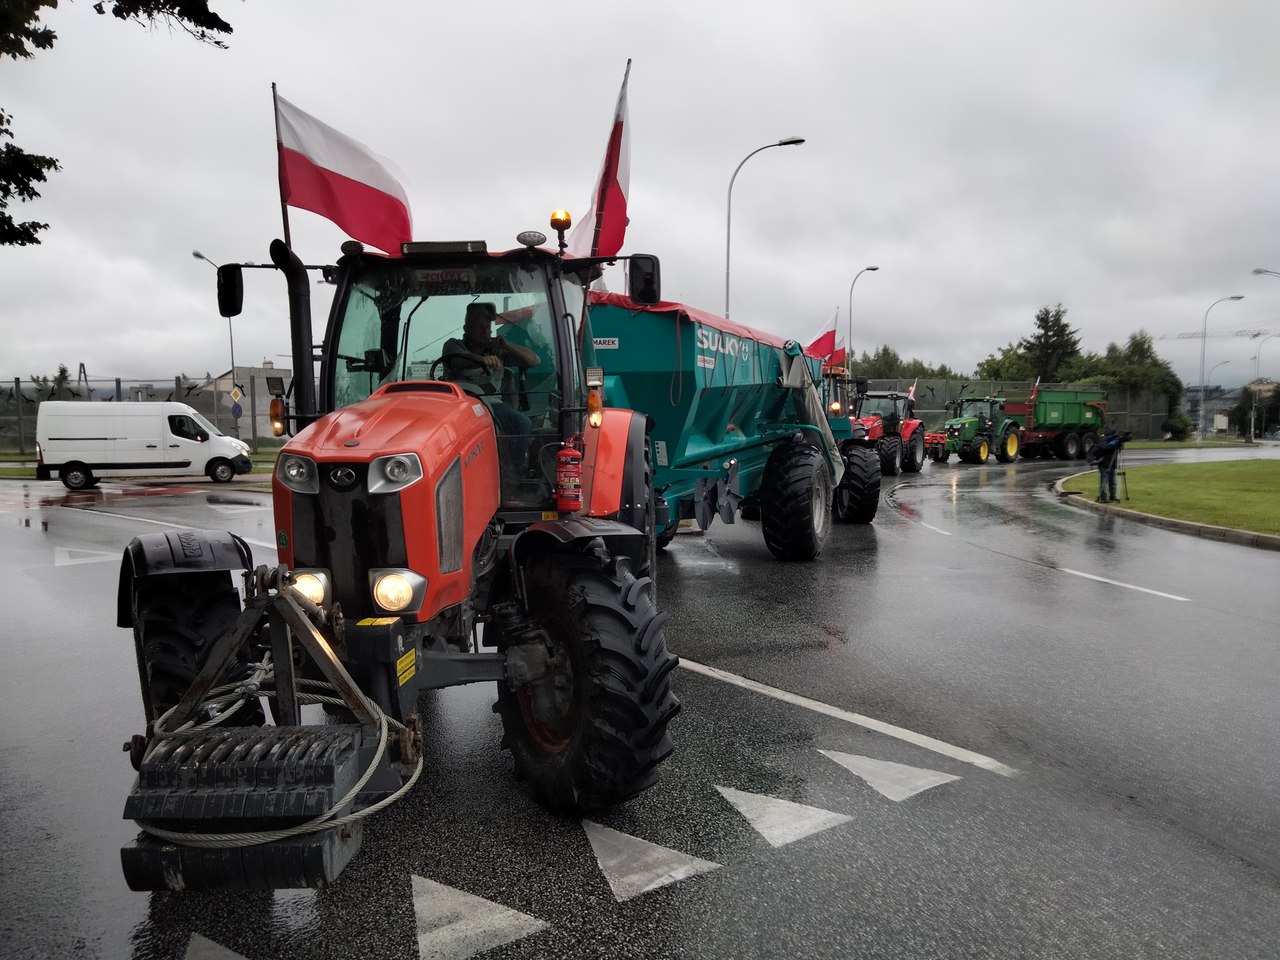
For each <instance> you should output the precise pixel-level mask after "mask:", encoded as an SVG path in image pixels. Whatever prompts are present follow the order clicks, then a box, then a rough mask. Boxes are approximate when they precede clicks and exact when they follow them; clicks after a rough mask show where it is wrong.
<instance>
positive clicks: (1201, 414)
mask: <svg viewBox="0 0 1280 960" xmlns="http://www.w3.org/2000/svg"><path fill="white" fill-rule="evenodd" d="M1230 362H1231V361H1230V360H1220V361H1219V362H1217V363H1215V364H1214V365H1213V366H1212V367H1210V368H1209V379H1211V380H1212V379H1213V371H1215V370H1217V369H1218V368H1219V367H1225V366H1226V365H1227V364H1228V363H1230ZM1200 380H1201V383H1200V439H1201V440H1203V439H1204V378H1203V377H1201V378H1200Z"/></svg>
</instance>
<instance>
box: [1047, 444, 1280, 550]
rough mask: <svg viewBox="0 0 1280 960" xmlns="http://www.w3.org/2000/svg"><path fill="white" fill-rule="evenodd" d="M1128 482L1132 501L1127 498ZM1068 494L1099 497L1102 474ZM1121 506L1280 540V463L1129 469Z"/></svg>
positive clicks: (1119, 487) (1071, 486)
mask: <svg viewBox="0 0 1280 960" xmlns="http://www.w3.org/2000/svg"><path fill="white" fill-rule="evenodd" d="M1126 480H1127V481H1128V493H1129V499H1128V500H1127V501H1126V500H1124V499H1123V497H1124V493H1125V490H1124V486H1123V484H1124V481H1126ZM1062 487H1063V489H1064V490H1067V491H1071V492H1079V493H1081V494H1083V495H1084V496H1087V497H1090V498H1093V497H1096V496H1097V495H1098V472H1097V471H1096V470H1095V471H1093V472H1092V473H1088V474H1083V475H1081V476H1078V477H1072V478H1071V479H1070V480H1067V481H1066V482H1065V483H1063V485H1062ZM1116 492H1117V493H1119V494H1120V496H1121V501H1120V506H1121V507H1124V508H1125V509H1129V510H1140V511H1142V512H1143V513H1151V514H1155V515H1156V516H1159V517H1170V518H1171V519H1174V520H1189V521H1191V522H1193V523H1207V524H1211V525H1212V526H1215V527H1229V528H1231V529H1233V530H1249V531H1252V532H1254V533H1270V534H1277V535H1280V460H1237V461H1233V462H1230V463H1171V464H1161V465H1159V466H1149V467H1131V466H1128V465H1127V464H1126V465H1125V466H1124V476H1123V477H1117V478H1116Z"/></svg>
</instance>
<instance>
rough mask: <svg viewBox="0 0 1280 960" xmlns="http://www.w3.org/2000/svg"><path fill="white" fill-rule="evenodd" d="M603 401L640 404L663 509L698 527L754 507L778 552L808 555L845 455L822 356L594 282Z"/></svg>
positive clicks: (788, 556) (667, 537)
mask: <svg viewBox="0 0 1280 960" xmlns="http://www.w3.org/2000/svg"><path fill="white" fill-rule="evenodd" d="M590 313H591V332H592V337H593V345H594V349H595V355H596V362H597V363H598V364H599V365H600V367H601V368H602V369H604V371H605V376H604V383H605V402H606V403H607V404H609V405H611V406H613V405H617V406H622V407H626V408H630V409H634V410H638V411H641V412H643V413H645V414H647V415H648V416H649V418H650V421H651V437H652V444H653V452H652V455H653V483H654V489H655V491H656V492H657V494H658V496H660V497H662V498H664V499H665V500H666V504H667V508H668V512H669V521H668V523H667V525H666V526H665V528H663V529H660V530H659V531H658V538H657V543H658V546H659V548H665V547H666V546H667V545H668V544H670V542H671V540H672V539H673V538H674V537H675V533H676V528H677V526H678V524H679V521H680V520H682V519H694V520H696V521H697V523H698V526H699V527H700V528H701V529H703V530H705V529H707V528H708V527H709V526H710V525H711V523H712V521H713V520H714V519H715V518H716V517H719V518H720V519H721V520H722V521H723V522H724V523H733V522H734V520H735V517H736V515H737V514H738V513H741V514H742V516H744V517H745V518H748V519H754V518H757V517H758V519H759V520H760V525H761V528H762V531H763V533H764V540H765V544H766V546H767V547H768V548H769V550H770V552H772V553H773V554H774V556H776V557H778V558H779V559H782V560H811V559H813V558H814V557H816V556H818V554H819V553H820V552H821V551H822V547H823V544H824V542H825V541H826V538H827V536H828V534H829V533H830V529H831V522H832V513H833V510H832V505H833V501H834V500H835V499H836V492H837V490H838V489H839V486H840V483H841V480H842V478H843V477H844V474H845V465H844V462H843V460H842V458H841V455H840V451H839V449H838V445H837V442H836V439H835V437H834V436H833V435H832V432H831V427H830V426H829V424H828V423H827V417H826V413H825V410H824V407H823V401H822V396H821V392H820V389H819V385H818V384H819V378H820V377H821V375H822V370H821V361H820V360H818V359H817V358H814V357H809V356H807V355H806V354H805V353H804V351H803V349H802V348H801V346H800V345H799V344H798V343H796V342H795V341H794V340H784V339H783V338H781V337H778V336H775V335H773V334H770V333H766V332H763V331H760V330H755V329H752V328H751V327H747V326H743V325H742V324H739V323H734V322H732V321H730V320H726V319H724V318H722V317H718V316H715V315H713V314H710V313H707V312H706V311H704V310H699V309H697V308H696V307H690V306H686V305H685V304H680V303H672V302H667V301H664V302H660V303H657V304H654V305H652V306H644V305H642V304H639V303H637V302H635V301H634V300H632V299H631V298H630V297H627V296H625V295H623V294H618V293H607V292H596V291H593V292H592V294H591V310H590Z"/></svg>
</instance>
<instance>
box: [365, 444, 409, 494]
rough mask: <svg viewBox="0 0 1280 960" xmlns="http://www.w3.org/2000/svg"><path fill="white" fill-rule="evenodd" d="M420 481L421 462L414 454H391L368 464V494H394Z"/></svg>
mask: <svg viewBox="0 0 1280 960" xmlns="http://www.w3.org/2000/svg"><path fill="white" fill-rule="evenodd" d="M421 479H422V462H421V461H420V460H419V459H418V455H417V454H416V453H393V454H392V455H391V456H389V457H378V459H376V460H374V461H373V463H371V464H369V492H370V493H395V492H396V491H398V490H403V489H404V488H405V487H407V486H409V484H411V483H413V482H415V481H417V480H421Z"/></svg>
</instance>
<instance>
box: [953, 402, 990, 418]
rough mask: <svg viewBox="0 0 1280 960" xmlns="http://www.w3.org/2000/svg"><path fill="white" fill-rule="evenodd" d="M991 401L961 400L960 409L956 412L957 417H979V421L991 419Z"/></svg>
mask: <svg viewBox="0 0 1280 960" xmlns="http://www.w3.org/2000/svg"><path fill="white" fill-rule="evenodd" d="M991 406H992V404H991V401H990V400H961V401H960V409H959V410H957V411H956V416H957V417H978V418H979V419H985V420H990V419H991Z"/></svg>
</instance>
